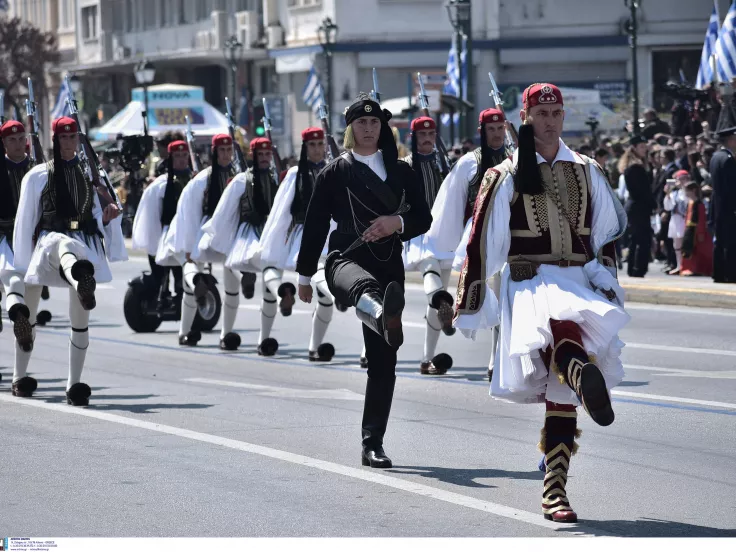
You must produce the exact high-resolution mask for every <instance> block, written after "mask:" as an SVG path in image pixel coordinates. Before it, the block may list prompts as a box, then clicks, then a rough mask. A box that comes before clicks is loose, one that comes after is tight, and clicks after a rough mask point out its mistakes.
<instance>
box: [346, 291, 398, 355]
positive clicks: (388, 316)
mask: <svg viewBox="0 0 736 552" xmlns="http://www.w3.org/2000/svg"><path fill="white" fill-rule="evenodd" d="M403 310H404V291H403V290H402V289H401V285H400V284H399V283H398V282H391V283H389V285H388V286H387V287H386V293H385V294H384V296H383V299H381V297H380V296H379V295H378V294H377V293H364V294H363V295H361V296H360V299H358V303H357V304H356V305H355V313H356V314H357V315H358V319H359V320H360V321H361V322H363V324H365V325H366V326H368V327H369V328H370V329H371V330H373V331H374V332H376V333H377V334H378V335H380V336H382V337H383V338H384V339H385V340H386V343H388V344H389V345H390V346H391V347H393V348H395V349H398V348H399V347H401V344H402V343H404V332H403V330H402V327H401V313H402V311H403Z"/></svg>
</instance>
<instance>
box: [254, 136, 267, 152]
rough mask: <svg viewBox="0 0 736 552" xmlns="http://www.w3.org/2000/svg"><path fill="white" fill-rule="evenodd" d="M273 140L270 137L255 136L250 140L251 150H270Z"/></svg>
mask: <svg viewBox="0 0 736 552" xmlns="http://www.w3.org/2000/svg"><path fill="white" fill-rule="evenodd" d="M271 147H272V146H271V140H269V139H268V138H253V140H251V141H250V151H251V152H253V153H255V152H256V151H257V150H270V149H271Z"/></svg>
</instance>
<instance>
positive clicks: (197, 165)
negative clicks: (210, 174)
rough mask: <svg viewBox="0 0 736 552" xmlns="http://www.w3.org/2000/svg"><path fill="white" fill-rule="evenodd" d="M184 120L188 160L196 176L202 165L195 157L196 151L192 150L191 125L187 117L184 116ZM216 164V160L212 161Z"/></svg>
mask: <svg viewBox="0 0 736 552" xmlns="http://www.w3.org/2000/svg"><path fill="white" fill-rule="evenodd" d="M184 120H185V121H186V123H187V146H189V160H190V161H191V162H192V172H193V173H194V174H197V173H198V172H199V171H201V170H202V163H201V162H200V160H199V155H197V150H195V149H194V134H193V133H192V123H190V122H189V115H184ZM213 162H216V160H213Z"/></svg>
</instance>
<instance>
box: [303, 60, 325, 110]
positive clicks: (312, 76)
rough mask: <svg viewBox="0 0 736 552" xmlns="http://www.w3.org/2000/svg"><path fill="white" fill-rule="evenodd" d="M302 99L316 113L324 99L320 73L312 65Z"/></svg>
mask: <svg viewBox="0 0 736 552" xmlns="http://www.w3.org/2000/svg"><path fill="white" fill-rule="evenodd" d="M302 100H304V103H305V104H307V106H309V107H310V108H311V109H312V111H313V112H314V113H317V110H318V108H319V105H320V104H321V103H322V102H323V101H324V96H323V94H322V84H321V83H320V80H319V73H317V70H316V69H315V68H314V65H312V68H311V69H310V70H309V74H308V75H307V83H306V84H305V85H304V90H302Z"/></svg>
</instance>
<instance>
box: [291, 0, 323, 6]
mask: <svg viewBox="0 0 736 552" xmlns="http://www.w3.org/2000/svg"><path fill="white" fill-rule="evenodd" d="M321 5H322V0H288V2H287V6H289V7H290V8H311V7H313V6H321Z"/></svg>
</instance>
